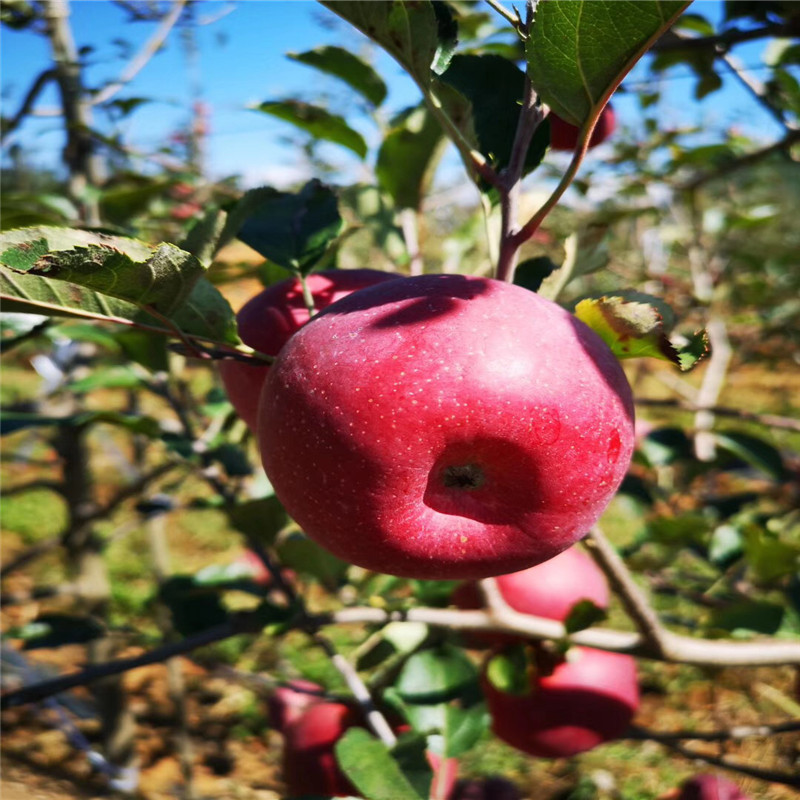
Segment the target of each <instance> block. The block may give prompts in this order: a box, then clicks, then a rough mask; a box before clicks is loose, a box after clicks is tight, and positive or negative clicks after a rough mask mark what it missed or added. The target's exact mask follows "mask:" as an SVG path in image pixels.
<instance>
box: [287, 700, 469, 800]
mask: <svg viewBox="0 0 800 800" xmlns="http://www.w3.org/2000/svg"><path fill="white" fill-rule="evenodd" d="M361 726H363V720H362V717H361V714H360V713H359V712H358V711H357V710H356V709H354V708H351V707H350V706H347V705H345V704H343V703H331V702H313V703H312V704H311V705H309V706H308V707H307V708H306V709H305V710H304V711H303V712H302V713H301V714H300V715H299V717H297V718H296V719H294V720H292V721H290V722H289V724H288V725H287V726H286V728H285V730H284V737H285V738H284V749H283V777H284V780H285V781H286V785H287V788H288V789H289V794H290V795H291V796H295V795H297V796H299V795H305V794H308V795H324V796H332V797H343V796H347V795H355V796H357V795H358V790H357V789H356V788H355V787H354V786H353V785H352V783H350V781H349V780H348V779H347V777H346V776H345V775H344V773H343V772H342V771H341V770H340V769H339V766H338V764H337V763H336V755H335V752H334V748H335V746H336V742H337V741H339V739H340V738H341V737H342V735H343V734H344V732H345V731H346V730H348V728H354V727H361ZM427 759H428V763H429V764H430V766H431V769H432V770H433V772H434V777H433V785H432V787H431V796H432V797H448V796H449V795H450V793H451V792H452V790H453V787H454V786H455V782H456V773H457V771H458V762H457V761H456V759H454V758H448V759H444V760H443V759H442V758H441V756H439V755H437V754H436V753H432V752H430V751H428V752H427Z"/></svg>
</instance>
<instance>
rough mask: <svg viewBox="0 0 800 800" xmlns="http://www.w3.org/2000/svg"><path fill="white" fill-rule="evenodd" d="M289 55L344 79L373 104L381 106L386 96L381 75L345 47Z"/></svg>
mask: <svg viewBox="0 0 800 800" xmlns="http://www.w3.org/2000/svg"><path fill="white" fill-rule="evenodd" d="M288 56H289V58H292V59H294V60H295V61H299V62H300V63H301V64H307V65H308V66H309V67H314V68H315V69H318V70H319V71H320V72H324V73H326V74H328V75H333V76H334V77H336V78H339V79H340V80H343V81H344V82H345V83H346V84H347V85H348V86H349V87H350V88H351V89H353V90H354V91H356V92H358V93H359V94H360V95H362V96H363V97H365V98H366V99H367V100H368V101H369V102H370V103H371V104H372V105H373V106H379V105H380V104H381V103H382V102H383V101H384V99H385V97H386V84H385V83H384V82H383V79H382V78H381V76H380V75H378V73H377V72H375V70H374V69H373V68H372V67H371V66H370V65H369V64H367V63H366V62H364V61H362V60H361V59H360V58H359V57H358V56H357V55H354V54H353V53H351V52H350V51H349V50H345V49H344V48H343V47H335V46H327V47H317V48H316V49H314V50H307V51H306V52H305V53H289V54H288Z"/></svg>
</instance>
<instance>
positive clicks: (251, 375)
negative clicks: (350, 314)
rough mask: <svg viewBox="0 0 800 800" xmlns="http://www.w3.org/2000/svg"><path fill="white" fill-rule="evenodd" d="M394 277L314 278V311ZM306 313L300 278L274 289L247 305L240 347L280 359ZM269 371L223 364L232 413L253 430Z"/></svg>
mask: <svg viewBox="0 0 800 800" xmlns="http://www.w3.org/2000/svg"><path fill="white" fill-rule="evenodd" d="M397 277H398V276H397V275H393V274H392V273H390V272H380V271H378V270H374V269H350V270H331V271H329V272H315V273H312V274H311V275H309V276H308V277H307V278H306V282H307V283H308V287H309V289H310V290H311V295H312V296H313V298H314V306H315V307H316V308H317V309H323V308H326V307H327V306H329V305H330V304H331V303H335V302H336V301H337V300H339V299H341V298H342V297H346V296H347V295H348V294H350V293H351V292H355V291H357V290H358V289H363V288H364V287H365V286H372V285H373V284H375V283H381V282H382V281H388V280H392V279H394V278H397ZM308 319H309V317H308V309H307V308H306V304H305V302H304V300H303V291H302V288H301V286H300V281H299V279H297V278H289V279H288V280H285V281H281V282H280V283H275V284H273V285H272V286H270V287H269V288H267V289H264V291H263V292H259V294H257V295H256V296H255V297H253V298H251V299H250V300H248V301H247V303H245V304H244V305H243V306H242V308H241V309H240V311H239V313H238V314H237V315H236V321H237V324H238V326H239V336H240V337H241V339H242V341H243V342H244V343H245V344H246V345H249V346H250V347H252V348H253V349H254V350H258V351H259V352H260V353H265V354H266V355H277V354H278V352H279V351H280V349H281V347H283V345H284V344H286V342H287V341H288V340H289V338H290V337H291V335H292V334H293V333H294V332H295V331H297V330H298V329H299V328H300V327H301V326H303V325H305V323H306V322H308ZM268 370H269V367H268V366H263V367H260V366H252V365H250V364H245V363H243V362H241V361H221V362H220V364H219V371H220V376H221V377H222V382H223V384H224V385H225V390H226V392H227V393H228V397H229V398H230V401H231V403H233V407H234V408H235V409H236V411H237V413H238V414H239V416H240V417H241V418H242V419H243V420H244V421H245V422H246V423H247V425H248V426H249V427H250V428H251V429H252V430H255V425H256V417H257V411H258V396H259V394H260V392H261V386H262V384H263V383H264V378H265V377H266V374H267V371H268Z"/></svg>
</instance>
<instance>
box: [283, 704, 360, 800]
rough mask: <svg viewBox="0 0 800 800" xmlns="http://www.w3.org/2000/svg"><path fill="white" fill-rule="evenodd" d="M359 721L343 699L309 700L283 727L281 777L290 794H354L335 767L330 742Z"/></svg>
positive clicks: (335, 795)
mask: <svg viewBox="0 0 800 800" xmlns="http://www.w3.org/2000/svg"><path fill="white" fill-rule="evenodd" d="M359 725H361V716H360V714H359V713H358V712H357V711H356V710H355V709H353V708H350V707H349V706H347V705H344V704H343V703H329V702H322V703H312V704H311V705H310V706H309V707H308V708H307V709H306V710H305V711H304V712H303V713H302V714H301V715H300V716H299V718H297V719H295V720H294V721H293V722H291V723H290V724H289V725H288V726H287V727H286V729H285V730H284V747H283V779H284V781H285V782H286V787H287V789H288V790H289V796H290V797H300V796H302V795H321V796H326V797H347V796H348V795H353V796H358V790H357V789H356V788H355V786H353V784H352V783H351V782H350V781H349V780H348V779H347V778H346V777H345V775H344V773H343V772H342V771H341V770H340V769H339V765H338V764H337V763H336V756H335V754H334V746H335V745H336V742H337V741H338V740H339V739H340V738H341V737H342V734H344V732H345V731H346V730H347V729H348V728H352V727H356V726H359Z"/></svg>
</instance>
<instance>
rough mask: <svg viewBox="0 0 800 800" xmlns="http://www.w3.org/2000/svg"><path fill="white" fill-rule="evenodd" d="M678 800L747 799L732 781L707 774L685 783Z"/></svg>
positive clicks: (696, 776)
mask: <svg viewBox="0 0 800 800" xmlns="http://www.w3.org/2000/svg"><path fill="white" fill-rule="evenodd" d="M678 800H748V797H747V795H745V794H743V793H742V791H741V789H739V787H738V786H737V785H736V784H735V783H734V782H733V781H729V780H727V779H726V778H721V777H720V776H719V775H712V774H710V773H707V774H701V775H695V776H694V777H693V778H689V780H687V781H685V782H684V783H683V784H682V786H681V791H680V794H679V795H678Z"/></svg>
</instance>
